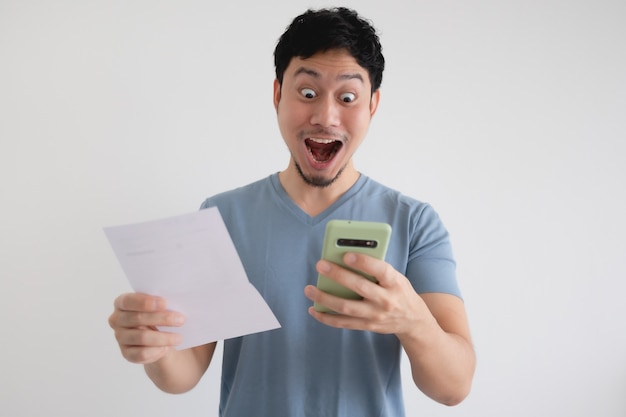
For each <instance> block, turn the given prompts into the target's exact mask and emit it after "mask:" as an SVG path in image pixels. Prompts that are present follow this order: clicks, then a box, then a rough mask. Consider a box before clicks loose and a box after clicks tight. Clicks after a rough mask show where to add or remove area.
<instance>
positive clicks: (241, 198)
mask: <svg viewBox="0 0 626 417" xmlns="http://www.w3.org/2000/svg"><path fill="white" fill-rule="evenodd" d="M271 188H272V176H268V177H265V178H262V179H260V180H258V181H255V182H252V183H250V184H247V185H244V186H241V187H237V188H234V189H231V190H228V191H223V192H221V193H218V194H215V195H213V196H211V197H208V198H206V199H205V200H204V201H203V202H202V204H201V205H200V209H205V208H209V207H215V206H217V207H222V206H227V205H238V204H245V203H246V202H248V201H255V200H258V198H259V197H260V196H263V195H267V194H268V192H269V189H271Z"/></svg>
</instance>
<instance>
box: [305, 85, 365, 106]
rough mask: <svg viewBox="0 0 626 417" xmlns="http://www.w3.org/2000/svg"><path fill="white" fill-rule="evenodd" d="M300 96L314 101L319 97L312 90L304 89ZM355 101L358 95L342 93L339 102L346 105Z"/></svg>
mask: <svg viewBox="0 0 626 417" xmlns="http://www.w3.org/2000/svg"><path fill="white" fill-rule="evenodd" d="M300 94H302V97H304V98H307V99H314V98H315V97H317V93H316V92H315V90H313V89H312V88H303V89H302V90H300ZM355 99H356V94H354V93H342V94H340V95H339V100H341V101H343V102H344V103H352V102H353V101H354V100H355Z"/></svg>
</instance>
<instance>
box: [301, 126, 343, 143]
mask: <svg viewBox="0 0 626 417" xmlns="http://www.w3.org/2000/svg"><path fill="white" fill-rule="evenodd" d="M318 136H319V137H323V138H327V139H335V140H340V141H342V142H345V141H347V140H348V136H347V135H346V134H345V133H342V132H337V131H335V130H333V129H326V128H319V129H309V130H302V131H300V133H298V138H300V139H306V138H310V137H318Z"/></svg>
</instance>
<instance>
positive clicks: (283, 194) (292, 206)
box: [270, 173, 367, 226]
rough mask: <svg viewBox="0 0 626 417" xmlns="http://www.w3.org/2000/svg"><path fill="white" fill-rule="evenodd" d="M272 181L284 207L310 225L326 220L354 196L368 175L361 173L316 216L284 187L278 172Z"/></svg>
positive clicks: (271, 177)
mask: <svg viewBox="0 0 626 417" xmlns="http://www.w3.org/2000/svg"><path fill="white" fill-rule="evenodd" d="M270 181H271V183H272V186H273V188H274V190H275V191H276V194H277V196H278V198H279V199H280V201H281V202H282V203H283V207H284V208H285V209H286V210H287V211H289V212H290V213H291V214H293V215H294V216H296V217H297V218H298V219H299V220H300V221H302V222H303V223H305V224H309V225H312V226H313V225H316V224H318V223H320V222H322V221H324V220H325V219H326V218H328V216H330V215H331V214H332V213H333V212H334V211H335V210H336V209H337V207H339V206H341V205H342V204H343V203H344V202H346V201H347V200H349V199H350V198H352V196H354V195H355V194H356V193H357V192H358V191H359V190H360V189H361V188H362V187H363V186H364V185H365V183H366V182H367V177H366V176H365V175H363V174H360V175H359V178H358V179H357V180H356V182H355V183H354V184H353V185H352V186H351V187H350V188H349V189H348V190H347V191H346V192H345V193H343V195H342V196H341V197H339V198H338V199H337V201H335V202H334V203H333V204H331V205H330V206H329V207H328V208H326V210H324V211H322V212H321V213H319V214H318V215H316V216H310V215H309V214H307V213H306V212H305V211H304V210H302V209H301V208H300V207H299V206H298V205H297V204H296V203H295V202H294V201H293V200H292V199H291V197H289V195H288V194H287V191H285V189H284V188H283V185H282V184H281V183H280V180H279V179H278V173H275V174H272V175H271V176H270Z"/></svg>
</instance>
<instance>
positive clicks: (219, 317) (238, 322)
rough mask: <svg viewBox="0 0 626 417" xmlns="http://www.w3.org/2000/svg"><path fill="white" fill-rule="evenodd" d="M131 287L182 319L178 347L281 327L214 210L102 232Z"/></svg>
mask: <svg viewBox="0 0 626 417" xmlns="http://www.w3.org/2000/svg"><path fill="white" fill-rule="evenodd" d="M104 232H105V234H106V236H107V238H108V239H109V243H110V244H111V247H112V248H113V251H114V252H115V255H116V256H117V259H118V260H119V262H120V264H121V266H122V269H123V270H124V273H125V274H126V277H127V278H128V281H129V282H130V285H131V287H132V288H133V289H134V290H135V291H136V292H142V293H147V294H152V295H158V296H162V297H164V298H165V299H166V300H167V305H168V309H170V310H175V311H179V312H181V313H183V314H184V315H185V324H184V325H183V326H182V327H163V328H159V329H160V330H163V331H170V332H175V333H180V334H182V336H183V342H182V344H181V345H179V346H177V349H185V348H188V347H193V346H198V345H201V344H205V343H209V342H214V341H217V340H224V339H229V338H232V337H238V336H243V335H246V334H250V333H257V332H262V331H265V330H271V329H276V328H278V327H280V324H279V323H278V320H277V319H276V317H275V316H274V314H273V313H272V311H271V310H270V308H269V306H268V305H267V303H266V302H265V300H263V298H262V297H261V295H260V294H259V293H258V291H257V290H256V288H254V286H253V285H252V284H250V282H249V281H248V278H247V276H246V273H245V270H244V268H243V265H242V264H241V260H240V259H239V256H238V254H237V251H236V249H235V246H234V244H233V242H232V240H231V238H230V235H229V234H228V230H227V229H226V226H225V225H224V221H223V220H222V217H221V215H220V213H219V210H218V209H217V208H215V207H214V208H209V209H205V210H200V211H197V212H194V213H191V214H185V215H181V216H176V217H171V218H166V219H161V220H155V221H150V222H144V223H137V224H131V225H125V226H114V227H107V228H104Z"/></svg>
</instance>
